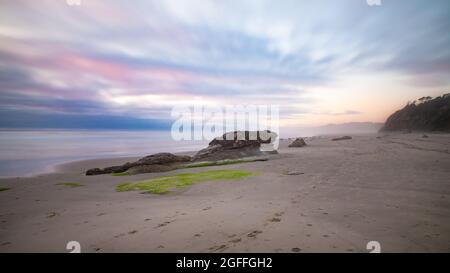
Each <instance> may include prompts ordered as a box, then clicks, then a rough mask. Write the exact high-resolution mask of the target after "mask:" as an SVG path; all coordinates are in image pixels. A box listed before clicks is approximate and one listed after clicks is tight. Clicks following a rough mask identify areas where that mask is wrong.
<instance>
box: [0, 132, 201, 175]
mask: <svg viewBox="0 0 450 273" xmlns="http://www.w3.org/2000/svg"><path fill="white" fill-rule="evenodd" d="M205 146H207V141H181V142H179V141H173V140H172V138H171V136H170V132H155V131H117V130H114V131H104V130H0V177H12V176H28V175H35V174H39V173H45V172H49V171H51V170H52V168H53V167H54V166H55V165H58V164H61V163H65V162H70V161H77V160H83V159H94V158H109V157H126V156H139V157H140V156H142V157H143V156H146V155H149V154H153V153H158V152H172V153H174V152H186V151H194V150H199V149H201V148H204V147H205Z"/></svg>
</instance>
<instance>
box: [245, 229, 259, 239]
mask: <svg viewBox="0 0 450 273" xmlns="http://www.w3.org/2000/svg"><path fill="white" fill-rule="evenodd" d="M261 233H262V231H261V230H254V231H252V232H250V233H249V234H247V237H250V238H254V237H256V236H257V235H258V234H261Z"/></svg>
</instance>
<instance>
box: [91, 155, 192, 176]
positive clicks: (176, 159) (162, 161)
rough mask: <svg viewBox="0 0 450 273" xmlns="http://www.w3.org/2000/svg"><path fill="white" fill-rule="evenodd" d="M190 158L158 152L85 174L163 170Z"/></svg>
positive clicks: (175, 166) (172, 168) (172, 167)
mask: <svg viewBox="0 0 450 273" xmlns="http://www.w3.org/2000/svg"><path fill="white" fill-rule="evenodd" d="M190 160H191V157H190V156H178V155H174V154H171V153H158V154H153V155H149V156H146V157H144V158H141V159H139V160H138V161H136V162H131V163H130V162H128V163H125V164H123V165H120V166H112V167H107V168H104V169H100V168H94V169H90V170H88V171H87V172H86V175H98V174H107V173H122V172H129V173H149V172H165V171H170V170H174V169H176V168H178V166H179V165H180V164H181V163H183V162H188V161H190Z"/></svg>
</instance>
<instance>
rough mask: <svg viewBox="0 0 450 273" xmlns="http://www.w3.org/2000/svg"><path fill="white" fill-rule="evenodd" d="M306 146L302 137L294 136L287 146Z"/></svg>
mask: <svg viewBox="0 0 450 273" xmlns="http://www.w3.org/2000/svg"><path fill="white" fill-rule="evenodd" d="M303 146H306V142H305V140H304V139H303V138H301V137H299V138H296V139H295V140H294V141H293V142H292V143H291V144H289V146H288V147H303Z"/></svg>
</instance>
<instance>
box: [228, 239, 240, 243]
mask: <svg viewBox="0 0 450 273" xmlns="http://www.w3.org/2000/svg"><path fill="white" fill-rule="evenodd" d="M240 241H242V239H241V238H236V239H233V240H231V241H230V243H233V244H236V243H239V242H240Z"/></svg>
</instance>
